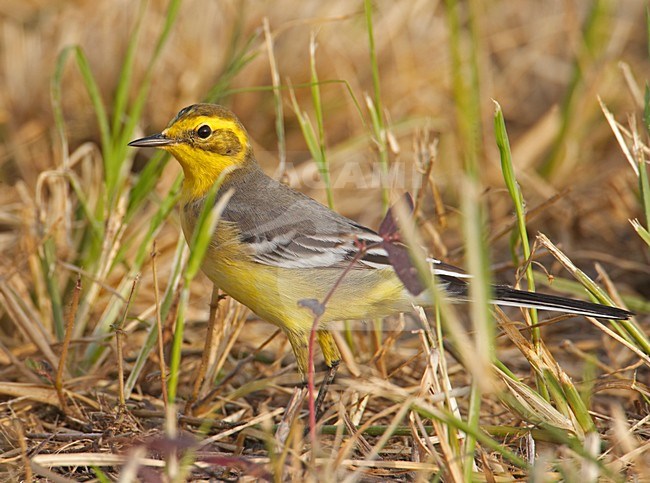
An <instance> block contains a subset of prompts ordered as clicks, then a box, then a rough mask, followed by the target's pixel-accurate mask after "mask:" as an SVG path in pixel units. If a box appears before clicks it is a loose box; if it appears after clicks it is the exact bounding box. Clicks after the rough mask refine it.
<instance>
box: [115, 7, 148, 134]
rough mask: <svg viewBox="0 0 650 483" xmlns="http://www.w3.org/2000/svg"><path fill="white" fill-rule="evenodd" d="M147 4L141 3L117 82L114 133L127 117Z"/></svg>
mask: <svg viewBox="0 0 650 483" xmlns="http://www.w3.org/2000/svg"><path fill="white" fill-rule="evenodd" d="M146 5H147V2H145V1H141V2H140V8H139V10H138V13H137V15H136V20H135V26H134V28H133V33H132V34H131V36H130V38H129V44H128V46H127V49H126V55H125V57H124V60H123V61H122V65H121V69H120V78H119V80H118V82H117V89H116V90H115V99H114V101H113V129H112V131H113V132H114V133H117V132H119V129H120V125H121V123H122V122H123V118H124V116H125V115H126V105H127V101H128V98H129V89H130V87H131V77H132V75H133V66H134V65H135V57H136V54H137V53H138V39H139V38H140V30H141V27H142V19H143V18H144V13H145V11H146V9H145V7H146Z"/></svg>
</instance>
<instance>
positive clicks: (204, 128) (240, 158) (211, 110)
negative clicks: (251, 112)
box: [129, 104, 253, 199]
mask: <svg viewBox="0 0 650 483" xmlns="http://www.w3.org/2000/svg"><path fill="white" fill-rule="evenodd" d="M129 146H136V147H154V148H160V149H164V150H165V151H169V152H170V153H171V154H172V155H173V156H174V157H175V158H176V159H177V160H178V162H179V163H180V164H181V166H182V168H183V171H184V173H185V183H184V185H183V195H184V197H185V198H189V199H196V198H200V197H201V196H203V195H205V194H206V193H207V191H208V190H209V189H210V187H211V186H212V185H213V184H214V182H215V181H216V180H217V178H219V176H220V175H221V174H222V173H224V172H225V171H227V170H230V169H236V168H238V167H241V166H242V165H244V164H245V163H246V162H247V161H253V156H252V149H251V145H250V140H249V138H248V133H247V132H246V129H244V126H243V125H242V124H241V122H239V119H237V117H236V116H235V115H234V114H233V113H232V112H230V111H229V110H228V109H226V108H224V107H221V106H218V105H216V104H194V105H191V106H189V107H186V108H184V109H181V111H180V112H179V113H178V114H177V115H176V117H175V118H174V119H172V121H171V122H170V123H169V125H168V126H167V128H166V129H165V130H164V131H163V132H161V133H159V134H154V135H152V136H148V137H145V138H142V139H136V140H135V141H131V142H130V143H129Z"/></svg>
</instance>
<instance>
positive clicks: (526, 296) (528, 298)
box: [494, 285, 634, 320]
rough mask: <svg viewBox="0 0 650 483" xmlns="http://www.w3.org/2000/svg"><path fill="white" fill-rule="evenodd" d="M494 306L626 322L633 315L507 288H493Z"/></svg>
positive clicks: (580, 302) (607, 307)
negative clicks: (524, 308) (507, 306)
mask: <svg viewBox="0 0 650 483" xmlns="http://www.w3.org/2000/svg"><path fill="white" fill-rule="evenodd" d="M494 294H495V300H494V303H495V304H496V305H511V306H514V307H529V308H534V309H540V310H555V311H558V312H564V313H567V314H578V315H586V316H589V317H600V318H604V319H616V320H627V319H629V318H630V317H631V316H633V315H634V314H633V313H632V312H628V311H627V310H623V309H619V308H618V307H610V306H607V305H601V304H594V303H592V302H585V301H583V300H574V299H568V298H565V297H558V296H556V295H547V294H543V293H538V292H525V291H523V290H516V289H514V288H510V287H508V286H503V285H497V286H495V287H494Z"/></svg>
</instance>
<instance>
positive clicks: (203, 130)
mask: <svg viewBox="0 0 650 483" xmlns="http://www.w3.org/2000/svg"><path fill="white" fill-rule="evenodd" d="M196 134H198V135H199V137H200V138H201V139H208V138H209V137H210V134H212V129H210V126H208V125H207V124H204V125H203V126H201V127H200V128H199V129H198V130H197V131H196Z"/></svg>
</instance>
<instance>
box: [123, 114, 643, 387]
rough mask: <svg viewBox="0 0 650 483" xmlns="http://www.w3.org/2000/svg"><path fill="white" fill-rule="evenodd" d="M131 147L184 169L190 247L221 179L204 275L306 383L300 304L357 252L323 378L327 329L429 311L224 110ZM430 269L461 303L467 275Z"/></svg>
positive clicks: (504, 298)
mask: <svg viewBox="0 0 650 483" xmlns="http://www.w3.org/2000/svg"><path fill="white" fill-rule="evenodd" d="M129 145H130V146H137V147H156V148H161V149H164V150H166V151H169V152H170V153H171V154H172V155H173V156H174V157H175V158H176V159H177V160H178V162H179V163H180V164H181V166H182V168H183V172H184V174H185V180H184V183H183V188H182V194H181V222H182V226H183V232H184V233H185V238H186V239H187V240H190V239H191V237H192V232H193V230H194V228H195V224H196V220H197V219H198V216H199V214H200V213H201V210H202V209H203V206H204V204H205V197H206V194H207V192H208V191H209V190H210V188H211V187H212V186H213V184H214V183H215V181H216V180H217V179H218V178H219V177H220V175H222V173H227V174H226V175H225V178H224V180H223V183H222V185H221V187H220V188H219V192H218V193H217V199H218V197H219V196H220V195H222V194H223V193H225V192H226V191H228V190H231V189H232V190H233V191H232V193H233V194H232V197H231V198H230V200H229V201H228V203H227V205H226V208H225V210H224V211H223V214H222V216H221V218H220V220H219V222H218V224H217V227H216V229H215V232H214V234H213V237H212V243H211V244H210V247H209V249H208V252H207V254H206V256H205V259H204V262H203V267H202V268H203V271H204V272H205V273H206V275H207V276H208V277H209V278H210V280H212V281H213V282H214V283H215V285H216V286H217V287H219V288H220V289H221V290H223V291H224V292H226V293H227V294H228V295H230V296H231V297H233V298H234V299H236V300H238V301H239V302H241V303H242V304H244V305H246V306H247V307H249V308H250V309H251V310H252V311H253V312H255V313H256V314H257V315H259V316H260V317H261V318H263V319H265V320H267V321H268V322H271V323H272V324H275V325H276V326H278V327H280V328H281V329H282V330H283V331H284V333H285V334H286V335H287V337H288V339H289V342H290V343H291V347H292V349H293V353H294V354H295V356H296V360H297V362H298V369H299V370H300V373H301V374H302V375H303V376H304V375H305V374H306V372H307V365H308V357H307V354H308V349H307V347H308V341H309V334H310V332H311V327H312V323H313V321H314V314H313V312H312V311H311V310H309V309H308V308H305V307H303V306H300V305H299V303H298V302H299V301H301V300H306V299H316V300H319V301H322V300H323V298H324V297H325V296H326V294H327V293H328V292H329V291H330V289H331V288H332V286H333V285H334V284H335V283H337V280H339V279H340V277H341V274H342V272H343V270H345V269H346V268H347V267H348V266H349V265H350V263H351V262H352V261H354V259H355V257H357V255H358V253H359V245H358V242H361V243H364V244H366V245H367V246H368V247H370V248H369V249H367V250H366V251H365V252H364V253H363V256H361V257H360V258H359V259H358V260H356V261H355V262H354V266H353V267H352V269H351V270H350V271H349V272H348V273H347V274H346V275H345V276H344V277H343V278H342V280H341V281H340V284H339V286H338V287H337V288H336V290H335V291H334V294H333V296H332V298H331V299H330V300H329V302H328V303H327V305H326V308H325V312H324V313H323V315H322V317H321V319H320V326H319V330H318V333H317V336H318V342H319V344H320V347H321V350H322V352H323V356H324V359H325V363H326V364H327V366H328V367H329V368H331V369H334V370H335V368H336V366H337V365H338V363H339V359H340V354H339V351H338V348H337V347H336V344H335V342H334V339H333V338H332V335H331V333H330V332H328V331H327V324H328V322H331V321H335V320H353V319H372V318H377V317H385V316H388V315H391V314H394V313H399V312H406V311H409V310H411V308H412V304H413V303H414V302H415V303H417V304H420V305H422V304H425V305H426V303H427V301H426V300H420V299H414V297H413V296H412V295H411V294H410V293H409V292H408V291H407V290H406V289H405V287H404V285H403V284H402V282H401V281H400V279H399V278H398V277H397V275H396V274H395V271H394V269H393V267H392V266H391V264H390V263H389V261H388V256H387V253H386V251H385V250H384V249H383V248H381V242H382V238H381V237H380V236H379V235H378V234H377V233H376V232H374V231H373V230H371V229H369V228H366V227H364V226H362V225H360V224H358V223H356V222H354V221H352V220H350V219H348V218H345V217H343V216H341V215H339V214H337V213H335V212H334V211H332V210H330V209H328V208H327V207H325V206H323V205H321V204H320V203H318V202H316V201H314V200H313V199H311V198H309V197H307V196H305V195H303V194H302V193H299V192H297V191H295V190H293V189H291V188H290V187H288V186H286V185H284V184H282V183H280V182H278V181H276V180H275V179H273V178H271V177H269V176H267V175H266V174H265V173H264V172H263V171H262V169H261V168H260V166H259V165H258V163H257V161H256V160H255V156H254V154H253V149H252V147H251V143H250V139H249V136H248V133H247V132H246V129H245V128H244V126H243V125H242V124H241V122H240V121H239V120H238V119H237V117H236V116H235V115H234V114H233V113H232V112H230V111H229V110H228V109H226V108H224V107H221V106H218V105H213V104H194V105H192V106H189V107H186V108H185V109H182V110H181V111H180V112H179V113H178V115H177V116H176V117H175V118H174V119H173V120H172V121H171V122H170V123H169V126H168V127H167V128H166V129H165V130H164V131H163V132H161V133H159V134H154V135H153V136H149V137H145V138H142V139H138V140H135V141H132V142H131V143H129ZM430 263H431V267H432V270H433V272H434V273H435V274H436V276H437V278H436V280H438V282H439V283H440V284H441V286H442V287H443V288H444V289H445V291H446V292H447V293H448V294H449V296H450V298H452V299H453V298H458V299H463V298H466V296H467V280H468V277H469V275H467V274H466V273H464V272H463V271H462V270H461V269H458V268H456V267H453V266H451V265H447V264H444V263H442V262H440V261H438V260H434V259H430ZM494 303H496V304H499V305H514V306H519V307H534V308H538V309H543V310H544V309H545V310H555V311H559V312H565V313H573V314H580V315H587V316H593V317H603V318H608V319H627V318H629V317H630V315H632V314H631V313H630V312H628V311H626V310H622V309H619V308H616V307H608V306H604V305H599V304H593V303H589V302H584V301H579V300H571V299H566V298H563V297H557V296H551V295H545V294H540V293H531V292H524V291H520V290H515V289H512V288H510V287H506V286H496V287H494ZM331 377H333V371H331Z"/></svg>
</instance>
